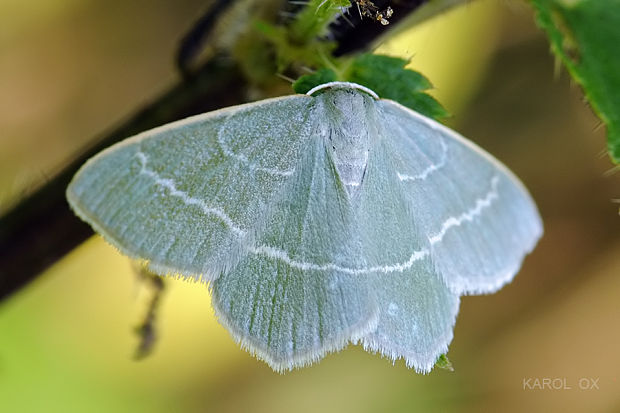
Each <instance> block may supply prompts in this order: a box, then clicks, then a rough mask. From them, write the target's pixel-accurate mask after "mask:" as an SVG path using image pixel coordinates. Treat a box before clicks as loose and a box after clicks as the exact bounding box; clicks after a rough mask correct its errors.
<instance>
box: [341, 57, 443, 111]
mask: <svg viewBox="0 0 620 413" xmlns="http://www.w3.org/2000/svg"><path fill="white" fill-rule="evenodd" d="M406 65H407V61H406V60H404V59H401V58H398V57H391V56H383V55H373V54H362V55H360V56H358V57H357V58H355V59H354V60H353V61H352V62H351V64H350V66H349V67H348V68H347V70H346V71H345V73H344V75H343V77H344V79H343V80H346V81H347V82H355V83H358V84H360V85H363V86H366V87H368V88H370V89H372V90H373V91H375V92H376V93H377V94H378V95H379V97H381V98H385V99H391V100H394V101H396V102H398V103H400V104H402V105H404V106H407V107H408V108H410V109H413V110H415V111H417V112H420V113H422V114H423V115H426V116H428V117H431V118H434V119H438V118H444V117H446V116H448V112H447V111H446V110H445V109H444V108H443V107H442V106H441V104H439V102H437V101H436V100H435V99H434V98H433V97H432V96H430V95H429V94H427V93H425V92H424V91H425V90H427V89H429V88H430V87H431V86H432V85H431V82H429V80H428V79H427V78H426V77H424V76H423V75H422V74H420V73H418V72H416V71H414V70H411V69H405V66H406Z"/></svg>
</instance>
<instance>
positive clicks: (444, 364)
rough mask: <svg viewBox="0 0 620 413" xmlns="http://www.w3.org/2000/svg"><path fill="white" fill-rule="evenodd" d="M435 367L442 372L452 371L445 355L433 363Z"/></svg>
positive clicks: (452, 368) (450, 363)
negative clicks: (442, 370)
mask: <svg viewBox="0 0 620 413" xmlns="http://www.w3.org/2000/svg"><path fill="white" fill-rule="evenodd" d="M435 367H438V368H440V369H444V370H450V371H454V367H452V362H451V361H450V360H449V359H448V356H446V355H445V354H442V355H441V356H439V358H437V361H436V362H435Z"/></svg>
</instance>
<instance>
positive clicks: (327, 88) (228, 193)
mask: <svg viewBox="0 0 620 413" xmlns="http://www.w3.org/2000/svg"><path fill="white" fill-rule="evenodd" d="M67 197H68V199H69V203H70V204H71V206H72V208H73V209H74V211H75V212H76V214H77V215H79V216H80V217H81V218H82V219H83V220H85V221H86V222H88V223H89V224H90V225H92V226H93V228H94V229H95V230H96V231H97V232H98V233H99V234H101V235H102V236H103V237H104V238H105V239H106V240H107V241H108V242H110V243H112V244H113V245H114V246H116V247H117V248H118V249H119V250H120V251H121V252H122V253H124V254H125V255H128V256H129V257H132V258H137V259H141V260H145V261H147V262H148V267H149V268H150V269H151V270H152V271H154V272H156V273H158V274H162V275H166V274H175V275H181V276H183V277H186V278H191V279H194V280H199V281H203V282H208V283H209V286H210V289H211V291H212V302H213V307H214V309H215V312H216V314H217V316H218V318H219V320H220V322H221V323H222V324H223V325H224V326H225V327H226V328H227V329H228V330H229V331H230V332H231V334H232V336H233V337H234V338H235V340H236V341H238V342H239V343H240V344H241V346H242V347H244V348H246V349H247V350H249V351H250V352H252V353H253V354H255V355H256V356H257V357H258V358H260V359H262V360H264V361H266V362H267V363H268V364H269V365H270V366H271V367H272V368H273V369H274V370H277V371H284V370H289V369H292V368H295V367H300V366H305V365H307V364H310V363H312V362H314V361H317V360H319V359H321V358H322V357H323V356H325V354H326V353H329V352H332V351H337V350H340V349H342V348H343V347H344V346H346V345H347V344H348V343H350V342H352V343H355V342H360V343H361V344H362V345H363V346H364V348H365V349H367V350H369V351H373V352H379V353H381V354H383V355H384V356H386V357H388V358H390V359H392V360H396V359H399V358H403V359H404V360H405V362H406V364H407V366H409V367H413V368H415V370H416V371H418V372H428V371H430V370H431V369H432V367H433V365H434V363H435V361H436V360H437V358H438V356H439V355H441V354H443V353H445V352H446V351H447V348H448V344H449V343H450V341H451V340H452V334H453V333H452V330H453V327H454V323H455V318H456V315H457V312H458V308H459V296H461V295H463V294H482V293H490V292H494V291H496V290H498V289H499V288H501V287H502V286H503V285H504V284H506V283H507V282H509V281H510V280H511V279H512V278H513V277H514V275H515V273H516V272H517V271H518V269H519V267H520V266H521V262H522V260H523V258H524V256H525V254H527V253H528V252H530V251H531V250H532V249H533V248H534V245H535V244H536V242H537V240H538V239H539V237H540V236H541V234H542V223H541V219H540V217H539V215H538V212H537V210H536V206H535V204H534V202H533V201H532V199H531V197H530V195H529V194H528V192H527V190H526V189H525V188H524V186H523V185H522V184H521V182H520V181H519V180H518V179H517V178H516V177H515V176H514V175H513V174H512V173H511V172H510V171H509V170H508V169H507V168H506V167H505V166H504V165H502V164H501V163H499V162H498V161H497V160H495V159H494V158H493V157H491V156H490V155H489V154H487V153H485V152H484V151H482V150H481V149H480V148H478V147H477V146H475V145H474V144H473V143H471V142H469V141H468V140H466V139H465V138H463V137H461V136H459V135H458V134H456V133H455V132H453V131H452V130H450V129H448V128H446V127H444V126H442V125H441V124H439V123H437V122H435V121H433V120H431V119H428V118H426V117H424V116H422V115H420V114H418V113H416V112H414V111H412V110H410V109H407V108H405V107H403V106H401V105H400V104H398V103H395V102H393V101H390V100H385V99H379V98H378V97H377V95H376V94H375V93H374V92H372V91H371V90H369V89H367V88H365V87H363V86H360V85H356V84H353V83H343V82H332V83H327V84H324V85H321V86H319V87H316V88H314V89H313V90H311V91H310V92H308V94H307V95H294V96H285V97H280V98H275V99H267V100H264V101H261V102H256V103H250V104H245V105H240V106H235V107H231V108H226V109H222V110H218V111H215V112H210V113H206V114H202V115H198V116H194V117H191V118H188V119H185V120H181V121H178V122H174V123H171V124H168V125H165V126H162V127H159V128H156V129H153V130H151V131H147V132H144V133H141V134H139V135H137V136H134V137H132V138H129V139H127V140H125V141H123V142H121V143H118V144H116V145H114V146H112V147H110V148H108V149H106V150H104V151H103V152H101V153H100V154H98V155H97V156H95V157H94V158H92V159H90V160H89V161H88V162H87V163H86V164H85V165H84V166H83V167H82V168H81V169H80V171H79V172H78V173H77V174H76V176H75V178H74V179H73V182H72V183H71V184H70V186H69V188H68V189H67Z"/></svg>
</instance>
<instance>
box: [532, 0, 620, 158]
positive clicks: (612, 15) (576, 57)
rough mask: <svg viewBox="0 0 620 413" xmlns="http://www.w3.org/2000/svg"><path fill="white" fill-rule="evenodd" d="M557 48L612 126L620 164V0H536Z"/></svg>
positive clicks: (611, 141) (610, 137)
mask: <svg viewBox="0 0 620 413" xmlns="http://www.w3.org/2000/svg"><path fill="white" fill-rule="evenodd" d="M532 3H533V5H534V7H535V9H536V12H537V13H536V18H537V21H538V25H539V26H540V27H542V28H543V29H544V30H545V31H546V32H547V35H548V36H549V39H550V41H551V45H552V48H553V51H554V52H555V53H556V55H558V56H559V57H560V59H561V60H562V61H563V62H564V64H565V65H566V67H567V68H568V71H569V73H570V74H571V75H572V77H573V78H574V79H575V80H576V81H577V83H579V84H580V85H581V86H582V87H583V90H584V93H585V95H586V98H587V99H588V102H589V103H590V105H591V106H592V108H593V109H594V111H595V112H596V114H597V115H598V116H599V118H601V120H602V121H603V123H604V124H605V125H606V127H607V142H608V148H609V153H610V156H611V158H612V159H613V161H614V162H616V163H618V162H620V53H619V52H618V51H619V50H620V49H619V47H620V0H532Z"/></svg>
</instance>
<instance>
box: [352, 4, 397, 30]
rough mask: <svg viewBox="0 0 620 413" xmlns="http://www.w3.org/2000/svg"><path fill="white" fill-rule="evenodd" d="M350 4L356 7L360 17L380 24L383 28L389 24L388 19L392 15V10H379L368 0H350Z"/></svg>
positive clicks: (389, 8)
mask: <svg viewBox="0 0 620 413" xmlns="http://www.w3.org/2000/svg"><path fill="white" fill-rule="evenodd" d="M351 3H352V4H355V5H356V6H357V10H358V11H359V14H360V16H362V17H369V18H371V19H373V20H376V21H378V22H380V23H381V24H382V25H384V26H386V25H388V24H390V22H389V18H390V17H392V14H394V10H392V8H391V7H390V6H388V7H387V8H385V9H383V10H381V9H380V8H379V7H377V6H375V4H374V3H373V2H372V1H369V0H351Z"/></svg>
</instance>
